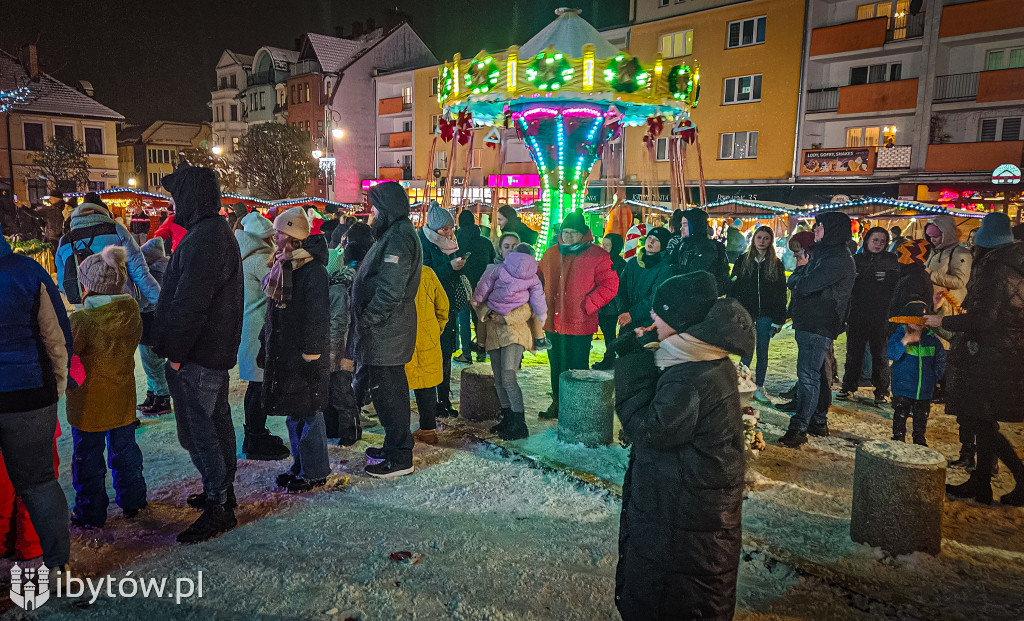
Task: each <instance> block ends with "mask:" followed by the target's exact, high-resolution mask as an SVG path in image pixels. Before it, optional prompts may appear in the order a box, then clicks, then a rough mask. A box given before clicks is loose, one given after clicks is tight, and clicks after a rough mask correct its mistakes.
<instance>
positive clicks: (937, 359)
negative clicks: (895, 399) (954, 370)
mask: <svg viewBox="0 0 1024 621" xmlns="http://www.w3.org/2000/svg"><path fill="white" fill-rule="evenodd" d="M906 333H907V328H906V327H905V326H900V327H899V328H898V329H897V330H896V332H895V333H893V335H892V336H891V337H889V360H892V394H894V395H897V396H900V397H910V398H911V399H917V400H918V401H920V400H922V399H931V398H932V393H933V392H934V391H935V384H936V382H938V381H939V378H941V377H942V375H943V374H944V373H945V372H946V350H945V348H943V347H942V342H941V341H940V340H939V339H938V337H936V336H935V335H934V334H932V333H931V331H930V330H929V331H927V332H925V333H924V334H922V335H921V342H920V343H912V344H910V345H909V346H904V345H903V336H904V335H905V334H906Z"/></svg>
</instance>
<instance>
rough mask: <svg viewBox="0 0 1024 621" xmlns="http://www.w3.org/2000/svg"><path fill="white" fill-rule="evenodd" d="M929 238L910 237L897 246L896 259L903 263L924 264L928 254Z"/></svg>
mask: <svg viewBox="0 0 1024 621" xmlns="http://www.w3.org/2000/svg"><path fill="white" fill-rule="evenodd" d="M928 246H929V244H928V240H926V239H908V240H907V241H906V242H904V243H902V244H900V245H899V246H897V247H896V260H897V261H899V262H900V263H902V264H903V265H914V264H915V263H916V264H918V265H924V259H925V257H926V256H928Z"/></svg>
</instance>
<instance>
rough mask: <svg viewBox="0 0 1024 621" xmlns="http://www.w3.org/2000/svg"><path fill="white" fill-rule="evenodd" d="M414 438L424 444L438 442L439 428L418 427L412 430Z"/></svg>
mask: <svg viewBox="0 0 1024 621" xmlns="http://www.w3.org/2000/svg"><path fill="white" fill-rule="evenodd" d="M412 437H413V440H415V441H416V442H422V443H424V444H437V429H417V430H416V431H414V432H412Z"/></svg>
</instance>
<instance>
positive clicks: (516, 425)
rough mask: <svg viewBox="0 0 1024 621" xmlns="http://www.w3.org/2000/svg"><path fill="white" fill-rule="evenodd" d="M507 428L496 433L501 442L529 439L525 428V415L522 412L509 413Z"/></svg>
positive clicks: (528, 432)
mask: <svg viewBox="0 0 1024 621" xmlns="http://www.w3.org/2000/svg"><path fill="white" fill-rule="evenodd" d="M508 421H509V423H508V426H506V427H505V428H504V429H502V430H501V431H500V432H498V437H499V438H501V439H502V440H522V439H523V438H529V437H530V430H529V429H527V427H526V414H525V413H523V412H511V413H510V414H509V415H508Z"/></svg>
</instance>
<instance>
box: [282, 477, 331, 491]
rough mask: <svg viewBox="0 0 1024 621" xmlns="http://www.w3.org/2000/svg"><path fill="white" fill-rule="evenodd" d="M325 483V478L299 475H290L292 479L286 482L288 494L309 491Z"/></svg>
mask: <svg viewBox="0 0 1024 621" xmlns="http://www.w3.org/2000/svg"><path fill="white" fill-rule="evenodd" d="M326 484H327V479H316V480H310V479H303V478H300V477H292V480H291V481H290V482H289V483H288V485H287V488H288V493H289V494H299V493H302V492H310V491H313V490H314V489H316V488H318V487H323V486H324V485H326Z"/></svg>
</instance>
